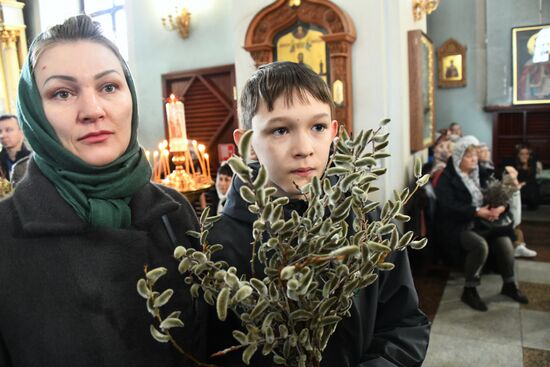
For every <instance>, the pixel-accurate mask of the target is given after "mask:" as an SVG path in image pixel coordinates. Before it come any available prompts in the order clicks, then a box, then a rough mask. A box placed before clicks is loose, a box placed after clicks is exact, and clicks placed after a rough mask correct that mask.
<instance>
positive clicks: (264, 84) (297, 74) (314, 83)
mask: <svg viewBox="0 0 550 367" xmlns="http://www.w3.org/2000/svg"><path fill="white" fill-rule="evenodd" d="M294 93H296V96H297V97H298V99H299V100H300V102H305V101H306V100H307V94H311V96H312V97H313V98H315V99H316V100H318V101H319V102H323V103H326V104H328V105H329V106H330V110H331V113H333V112H334V102H333V101H332V96H331V94H330V90H329V87H328V85H327V83H325V81H324V80H323V79H322V78H321V77H320V76H319V75H317V74H316V73H315V72H314V71H313V70H311V69H310V68H309V67H307V66H305V65H300V64H297V63H294V62H289V61H281V62H273V63H271V64H266V65H262V66H260V67H259V68H258V70H257V71H256V72H255V73H254V74H253V75H252V76H251V77H250V79H248V81H247V82H246V84H245V86H244V88H243V91H242V94H241V102H240V116H241V127H242V128H243V129H251V128H252V118H253V117H254V115H256V113H257V112H258V108H259V106H260V103H261V102H263V103H265V104H266V106H267V109H268V110H269V111H273V104H274V103H275V100H276V99H277V98H279V97H281V96H283V97H284V99H285V103H286V105H287V106H292V105H293V103H294V101H293V97H294Z"/></svg>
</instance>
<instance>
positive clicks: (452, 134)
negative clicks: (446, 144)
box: [449, 122, 462, 141]
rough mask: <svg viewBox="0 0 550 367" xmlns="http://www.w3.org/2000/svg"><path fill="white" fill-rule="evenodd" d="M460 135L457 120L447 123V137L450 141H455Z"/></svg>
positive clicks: (460, 129)
mask: <svg viewBox="0 0 550 367" xmlns="http://www.w3.org/2000/svg"><path fill="white" fill-rule="evenodd" d="M461 137H462V127H461V126H460V124H459V123H458V122H452V123H451V124H450V125H449V139H450V140H452V141H457V140H458V139H459V138H461Z"/></svg>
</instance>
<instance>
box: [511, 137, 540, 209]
mask: <svg viewBox="0 0 550 367" xmlns="http://www.w3.org/2000/svg"><path fill="white" fill-rule="evenodd" d="M507 165H511V166H513V167H514V168H515V169H516V170H517V171H518V181H519V183H520V185H521V202H522V204H526V205H527V210H537V208H538V207H539V205H540V187H539V184H538V183H537V161H536V159H534V157H533V156H532V155H531V151H530V150H529V148H528V147H527V146H525V145H522V144H520V145H518V146H517V147H516V157H515V159H514V160H513V161H512V162H508V164H507Z"/></svg>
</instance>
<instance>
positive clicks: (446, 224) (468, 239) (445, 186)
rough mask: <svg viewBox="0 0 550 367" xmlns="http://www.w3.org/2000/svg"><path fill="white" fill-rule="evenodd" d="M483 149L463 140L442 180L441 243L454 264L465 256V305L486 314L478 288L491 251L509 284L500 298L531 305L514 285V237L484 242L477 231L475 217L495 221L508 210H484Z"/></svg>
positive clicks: (439, 187)
mask: <svg viewBox="0 0 550 367" xmlns="http://www.w3.org/2000/svg"><path fill="white" fill-rule="evenodd" d="M478 144H479V142H478V141H477V139H475V138H473V137H470V136H465V137H463V138H461V139H460V140H458V142H457V144H456V146H455V149H454V151H453V155H452V156H451V158H450V159H449V163H448V164H447V166H446V167H445V170H444V171H443V174H442V175H441V179H440V181H439V184H438V185H437V187H436V195H437V215H436V218H437V219H436V231H437V233H436V235H437V238H438V243H440V244H445V247H446V248H445V250H447V252H448V254H449V255H450V256H451V257H452V260H453V261H455V262H459V261H460V260H462V259H463V256H464V255H465V259H464V276H465V278H466V281H465V284H464V291H463V294H462V298H461V299H462V301H463V302H464V303H466V304H467V305H468V306H470V307H472V308H473V309H475V310H478V311H487V305H486V304H485V302H483V300H482V299H481V298H480V297H479V294H478V293H477V289H476V287H477V286H478V285H479V284H480V277H481V270H482V268H483V265H484V264H485V261H486V260H487V255H488V253H489V251H490V252H491V253H492V254H493V255H494V257H495V260H496V263H497V267H498V271H499V272H500V274H501V276H502V279H503V282H504V284H503V286H502V291H501V293H502V294H504V295H506V296H508V297H510V298H512V299H514V300H515V301H517V302H520V303H527V302H528V300H527V297H525V295H524V294H523V293H522V292H521V291H520V290H519V289H518V287H517V285H516V282H515V276H514V248H513V245H512V240H511V239H510V237H508V236H493V237H488V236H487V237H486V238H484V237H483V236H482V235H481V234H480V233H476V231H475V228H474V220H475V218H476V217H479V218H483V219H486V220H489V221H494V220H496V219H498V218H499V216H500V215H501V214H502V213H503V212H504V211H505V210H506V209H505V208H504V207H503V206H499V207H497V208H489V206H487V205H483V194H482V192H481V188H482V187H484V186H485V184H486V178H487V175H486V174H480V167H479V165H478V158H477V151H476V145H478ZM480 177H482V179H481V181H480Z"/></svg>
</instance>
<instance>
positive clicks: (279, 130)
mask: <svg viewBox="0 0 550 367" xmlns="http://www.w3.org/2000/svg"><path fill="white" fill-rule="evenodd" d="M287 132H288V130H287V129H286V128H285V127H279V128H277V129H274V130H273V135H284V134H286V133H287Z"/></svg>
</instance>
